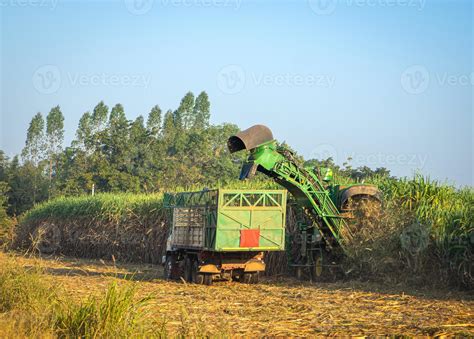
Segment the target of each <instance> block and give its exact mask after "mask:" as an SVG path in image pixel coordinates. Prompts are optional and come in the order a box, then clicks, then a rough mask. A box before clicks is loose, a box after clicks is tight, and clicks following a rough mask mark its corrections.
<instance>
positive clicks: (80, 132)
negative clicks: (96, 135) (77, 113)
mask: <svg viewBox="0 0 474 339" xmlns="http://www.w3.org/2000/svg"><path fill="white" fill-rule="evenodd" d="M91 141H92V115H91V114H90V113H89V112H86V113H84V114H83V115H82V117H81V119H79V125H78V126H77V130H76V140H74V141H73V146H75V147H79V148H80V149H82V150H83V151H84V152H86V153H88V151H90V147H91Z"/></svg>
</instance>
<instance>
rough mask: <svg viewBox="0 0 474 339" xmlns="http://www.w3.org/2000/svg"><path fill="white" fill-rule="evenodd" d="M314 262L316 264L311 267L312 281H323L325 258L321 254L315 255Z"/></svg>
mask: <svg viewBox="0 0 474 339" xmlns="http://www.w3.org/2000/svg"><path fill="white" fill-rule="evenodd" d="M313 260H314V264H313V266H311V280H313V281H321V280H322V278H323V277H324V274H325V269H324V264H323V256H322V255H321V253H317V254H315V255H314V258H313Z"/></svg>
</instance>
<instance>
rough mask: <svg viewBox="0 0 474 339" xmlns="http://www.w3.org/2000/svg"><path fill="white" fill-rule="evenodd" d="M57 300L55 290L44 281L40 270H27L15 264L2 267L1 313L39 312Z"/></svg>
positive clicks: (0, 267) (10, 263)
mask: <svg viewBox="0 0 474 339" xmlns="http://www.w3.org/2000/svg"><path fill="white" fill-rule="evenodd" d="M55 298H56V296H55V294H54V289H51V288H50V286H48V284H46V283H45V282H44V281H42V279H41V270H40V269H38V268H32V269H25V268H22V267H18V266H17V265H15V264H14V262H7V263H6V264H5V265H2V266H0V313H1V312H7V311H11V310H14V309H16V310H21V311H29V312H38V311H41V310H44V309H45V307H47V305H49V304H51V303H52V302H53V301H54V300H55Z"/></svg>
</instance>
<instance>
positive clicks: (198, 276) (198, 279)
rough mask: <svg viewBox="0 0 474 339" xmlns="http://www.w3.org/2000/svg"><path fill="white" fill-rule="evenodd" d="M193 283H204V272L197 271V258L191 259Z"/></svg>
mask: <svg viewBox="0 0 474 339" xmlns="http://www.w3.org/2000/svg"><path fill="white" fill-rule="evenodd" d="M191 278H192V281H193V283H195V284H200V285H202V284H203V283H204V274H202V273H199V263H198V261H197V260H194V261H193V270H192V272H191Z"/></svg>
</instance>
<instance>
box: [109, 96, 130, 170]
mask: <svg viewBox="0 0 474 339" xmlns="http://www.w3.org/2000/svg"><path fill="white" fill-rule="evenodd" d="M128 127H129V122H128V120H127V117H126V116H125V111H124V109H123V106H122V105H121V104H116V105H115V106H114V107H113V108H112V111H111V112H110V118H109V139H108V142H107V145H106V149H107V150H108V155H109V161H110V163H111V165H112V166H114V167H116V168H117V169H119V170H121V169H123V168H124V167H126V166H127V163H129V162H130V159H127V157H126V153H127V148H128V147H129V145H128V139H129V138H128Z"/></svg>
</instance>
